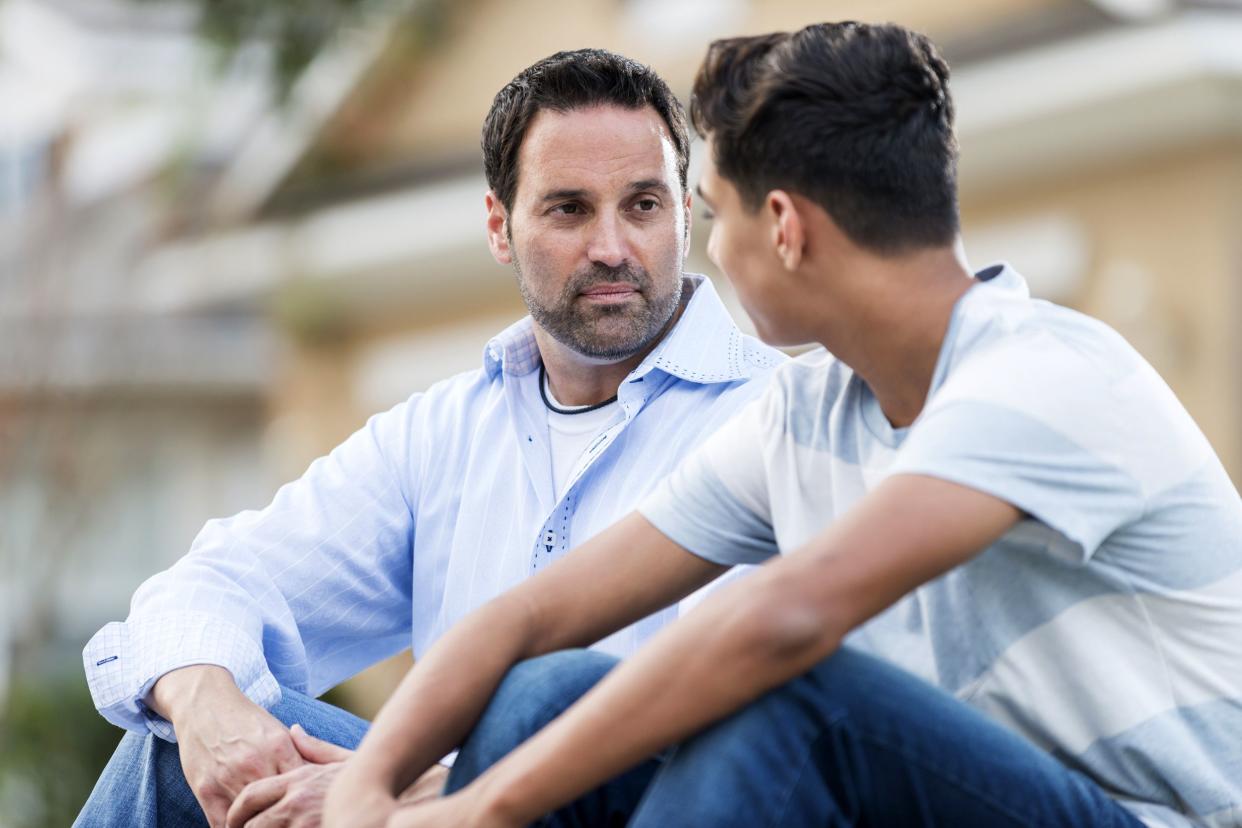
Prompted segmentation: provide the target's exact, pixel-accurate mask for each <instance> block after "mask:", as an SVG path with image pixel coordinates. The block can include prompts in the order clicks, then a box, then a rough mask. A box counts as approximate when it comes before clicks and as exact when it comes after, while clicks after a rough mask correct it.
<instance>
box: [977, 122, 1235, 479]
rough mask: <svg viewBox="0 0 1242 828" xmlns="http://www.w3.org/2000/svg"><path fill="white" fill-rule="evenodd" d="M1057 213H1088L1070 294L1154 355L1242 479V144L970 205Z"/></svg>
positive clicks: (997, 215) (983, 219)
mask: <svg viewBox="0 0 1242 828" xmlns="http://www.w3.org/2000/svg"><path fill="white" fill-rule="evenodd" d="M1049 212H1058V213H1063V214H1066V215H1068V216H1070V217H1072V219H1073V220H1076V221H1078V222H1080V223H1081V226H1082V227H1083V229H1084V231H1085V235H1086V239H1087V246H1088V261H1087V267H1086V273H1085V278H1084V279H1083V283H1082V286H1081V288H1080V289H1079V290H1078V291H1077V295H1076V296H1074V297H1072V298H1071V300H1070V302H1069V303H1070V304H1072V305H1074V306H1075V307H1077V308H1078V309H1080V310H1082V311H1084V312H1086V313H1088V314H1090V315H1092V316H1096V317H1098V318H1100V319H1102V320H1104V321H1105V322H1107V323H1109V324H1110V325H1112V326H1113V327H1114V328H1116V329H1117V330H1118V331H1120V332H1121V333H1122V334H1123V335H1124V336H1125V337H1126V338H1127V339H1128V340H1129V341H1130V342H1131V344H1133V345H1134V346H1135V347H1136V348H1137V349H1138V350H1139V351H1140V352H1141V353H1143V355H1144V356H1145V357H1146V358H1147V359H1148V360H1149V361H1150V362H1151V363H1152V364H1153V365H1154V366H1155V368H1156V369H1157V370H1158V371H1159V372H1160V374H1161V375H1162V376H1163V377H1164V378H1165V380H1166V381H1167V382H1168V383H1169V385H1170V386H1171V387H1172V388H1173V390H1174V391H1175V392H1176V393H1177V395H1178V397H1179V398H1180V399H1181V400H1182V402H1183V403H1184V404H1185V405H1186V407H1187V408H1188V409H1189V411H1190V413H1191V414H1192V415H1193V416H1194V417H1195V419H1196V420H1197V421H1198V423H1199V425H1200V427H1201V428H1202V429H1203V430H1204V432H1205V433H1206V434H1207V436H1208V439H1209V440H1211V442H1212V444H1213V445H1214V446H1215V447H1216V450H1217V452H1218V453H1219V454H1220V456H1221V459H1222V460H1223V461H1224V462H1225V465H1226V467H1227V468H1228V469H1229V471H1230V473H1231V474H1232V475H1233V477H1234V479H1235V481H1236V480H1239V479H1242V440H1240V439H1239V434H1238V422H1239V419H1240V417H1242V410H1240V409H1239V404H1240V402H1242V387H1240V383H1239V379H1240V377H1239V372H1238V367H1237V366H1238V361H1237V357H1238V355H1239V354H1238V350H1239V336H1238V330H1237V324H1236V318H1237V315H1238V312H1239V311H1240V310H1242V296H1240V295H1239V284H1240V277H1242V264H1240V261H1242V260H1240V259H1239V254H1240V253H1242V249H1240V248H1242V242H1240V241H1239V234H1238V232H1237V229H1238V227H1239V226H1242V147H1238V146H1234V147H1228V146H1226V147H1208V148H1203V149H1201V150H1196V151H1194V152H1190V153H1183V154H1178V155H1172V156H1166V157H1163V158H1155V159H1148V160H1145V161H1143V162H1142V163H1137V164H1131V165H1128V166H1124V167H1117V168H1110V169H1101V170H1097V171H1096V172H1094V173H1092V174H1089V175H1082V176H1077V177H1075V178H1073V179H1072V180H1052V181H1045V182H1043V183H1041V184H1038V185H1036V184H1031V185H1027V186H1025V187H1023V188H1021V190H1015V191H1013V192H1006V193H1001V194H998V195H994V196H992V197H989V198H986V199H976V200H973V201H971V202H969V203H966V204H964V205H963V224H964V225H965V227H966V228H967V230H968V231H969V229H970V228H971V227H972V226H974V227H979V226H986V225H988V224H990V223H994V222H1020V221H1021V220H1022V218H1023V217H1024V216H1032V215H1040V214H1046V213H1049ZM1017 264H1019V266H1020V264H1021V263H1020V262H1019V263H1017Z"/></svg>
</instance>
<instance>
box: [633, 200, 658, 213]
mask: <svg viewBox="0 0 1242 828" xmlns="http://www.w3.org/2000/svg"><path fill="white" fill-rule="evenodd" d="M634 207H635V208H636V209H637V210H638V212H640V213H650V212H653V211H655V210H658V209H660V202H658V201H656V200H655V199H654V198H640V199H639V200H638V201H636V202H635V203H634Z"/></svg>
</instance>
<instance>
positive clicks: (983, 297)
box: [640, 266, 1242, 826]
mask: <svg viewBox="0 0 1242 828" xmlns="http://www.w3.org/2000/svg"><path fill="white" fill-rule="evenodd" d="M896 473H914V474H922V475H930V476H934V477H938V478H942V479H946V480H951V481H954V482H956V483H960V484H963V485H966V486H970V487H973V488H975V489H978V490H981V491H984V492H988V493H990V494H993V495H995V496H997V497H999V498H1001V499H1003V500H1006V501H1008V502H1009V503H1012V504H1013V505H1015V506H1017V507H1018V508H1019V509H1021V510H1022V511H1023V512H1024V513H1026V514H1027V515H1028V516H1029V518H1028V519H1025V520H1023V521H1021V522H1020V523H1019V524H1018V525H1017V526H1016V527H1015V528H1014V529H1012V530H1011V531H1010V532H1009V533H1007V534H1006V535H1005V536H1004V537H1003V538H1001V539H1000V540H999V541H998V542H996V543H995V544H993V545H992V546H991V547H989V548H988V549H986V550H984V551H983V552H982V553H981V554H980V555H978V556H977V557H976V558H974V559H972V560H971V561H970V562H968V563H966V564H964V565H962V566H959V567H958V568H956V569H955V570H953V571H951V572H949V573H948V574H946V575H944V576H942V577H940V578H938V579H936V580H934V581H931V582H929V583H927V584H925V585H923V586H922V587H920V588H919V589H918V590H916V591H915V592H913V593H911V594H910V595H908V596H907V597H906V598H904V599H902V601H900V602H899V603H898V604H896V605H895V606H893V607H892V608H890V609H889V610H888V611H887V612H885V613H884V614H882V615H881V616H879V617H877V618H876V619H873V620H872V621H871V622H869V623H868V624H867V625H865V626H864V627H862V628H861V629H859V630H856V631H855V632H854V633H853V634H852V637H851V638H850V639H849V640H848V643H851V644H852V645H854V646H858V647H861V648H863V649H866V650H868V651H870V652H873V653H877V654H879V655H881V656H883V657H885V658H888V659H890V660H891V661H893V662H895V663H897V664H899V665H901V666H903V667H905V668H907V669H909V670H911V671H912V672H914V673H916V674H918V675H921V676H923V677H924V678H926V679H928V680H929V681H931V682H933V683H935V684H938V685H939V686H941V687H942V688H944V689H946V690H948V691H950V692H952V693H954V694H955V695H956V696H957V697H958V698H960V699H961V700H963V701H964V702H966V703H968V704H970V705H971V706H973V707H975V708H977V709H979V710H981V711H982V712H983V713H985V714H986V715H988V716H990V717H991V718H992V719H993V720H995V721H997V722H999V723H1001V724H1003V725H1005V726H1007V727H1009V728H1012V729H1013V730H1015V731H1017V732H1018V733H1020V734H1022V735H1023V736H1025V737H1026V738H1027V739H1029V740H1030V741H1031V742H1032V743H1034V744H1035V745H1037V746H1039V747H1040V748H1043V749H1044V750H1046V751H1048V752H1049V753H1051V754H1052V755H1054V756H1055V757H1056V758H1058V759H1059V760H1061V761H1062V762H1063V763H1064V764H1065V765H1067V766H1069V767H1071V768H1074V769H1076V770H1080V771H1082V772H1084V773H1086V774H1087V775H1088V776H1090V777H1091V778H1092V779H1094V780H1095V781H1096V782H1097V783H1098V784H1099V785H1100V786H1101V787H1102V788H1103V789H1104V790H1105V791H1107V792H1108V793H1109V794H1110V795H1112V796H1113V797H1115V798H1116V799H1117V800H1118V801H1120V802H1121V803H1123V804H1124V805H1126V806H1127V807H1128V808H1130V809H1131V810H1132V812H1133V813H1135V814H1136V815H1137V816H1138V817H1140V818H1141V819H1143V820H1144V821H1145V822H1147V823H1148V824H1150V825H1170V826H1184V825H1188V824H1203V825H1211V826H1242V502H1240V501H1239V497H1238V493H1237V490H1236V489H1235V488H1234V486H1233V484H1232V483H1231V482H1230V480H1229V477H1228V476H1227V475H1226V473H1225V471H1224V469H1223V468H1222V466H1221V464H1220V462H1219V460H1218V459H1217V458H1216V456H1215V454H1214V452H1213V451H1212V448H1211V447H1210V446H1209V445H1208V443H1207V440H1206V439H1205V438H1204V437H1203V435H1202V433H1201V432H1200V431H1199V429H1198V428H1197V427H1196V426H1195V424H1194V422H1193V421H1192V420H1191V418H1190V416H1189V415H1188V414H1187V413H1186V411H1185V410H1184V409H1183V407H1182V406H1181V404H1180V403H1179V402H1178V401H1177V399H1176V398H1175V397H1174V395H1173V393H1172V391H1170V390H1169V388H1168V386H1166V385H1165V383H1164V382H1163V381H1162V380H1161V379H1160V377H1159V376H1158V375H1157V374H1156V372H1155V371H1154V370H1153V369H1152V368H1151V367H1150V366H1149V365H1148V364H1147V363H1146V362H1145V361H1144V360H1143V359H1142V357H1140V356H1139V355H1138V354H1137V353H1136V352H1135V351H1134V350H1133V349H1132V348H1131V347H1130V346H1129V345H1127V344H1126V342H1125V341H1124V340H1123V339H1122V338H1121V337H1120V336H1118V335H1117V334H1116V333H1115V332H1114V331H1112V330H1111V329H1109V328H1108V327H1107V326H1105V325H1104V324H1102V323H1100V322H1098V321H1095V320H1093V319H1090V318H1088V317H1086V316H1083V315H1081V314H1078V313H1075V312H1073V311H1070V310H1067V309H1065V308H1061V307H1058V306H1056V305H1053V304H1050V303H1048V302H1043V301H1038V300H1032V299H1031V298H1030V296H1029V293H1028V291H1027V288H1026V284H1025V282H1023V280H1022V278H1021V277H1020V276H1019V275H1018V274H1017V273H1015V272H1014V271H1013V270H1012V269H1010V268H1008V267H1005V266H995V267H992V268H989V269H988V270H986V271H985V272H983V273H982V274H980V278H979V281H978V283H976V284H975V285H973V286H972V287H971V289H970V290H969V291H968V292H967V293H966V294H965V296H963V298H962V299H961V300H960V301H959V302H958V304H957V307H956V308H955V309H954V313H953V317H952V320H951V322H950V326H949V329H948V332H947V335H946V337H945V340H944V344H943V346H942V349H941V354H940V357H939V362H938V364H937V367H936V371H935V375H934V378H933V381H932V386H931V391H930V394H929V397H928V400H927V404H926V406H925V408H924V411H923V413H922V414H921V416H920V417H919V418H918V419H917V420H916V421H915V422H914V424H913V425H911V426H910V427H909V428H906V429H893V428H892V427H891V425H890V424H889V423H888V421H887V419H886V418H885V417H884V415H883V413H882V412H881V410H880V407H879V405H878V403H877V401H876V399H875V397H874V396H873V395H872V394H871V392H870V391H869V389H868V388H867V386H866V385H865V384H864V383H863V382H862V381H861V380H860V379H859V378H858V377H857V376H856V375H855V374H854V373H853V372H852V371H851V370H850V369H849V368H848V367H847V366H845V365H844V364H842V363H841V362H839V361H837V360H836V359H834V358H833V357H832V356H831V355H829V354H827V353H826V352H824V351H822V350H820V351H817V352H813V353H810V354H807V355H805V356H803V357H801V358H799V359H798V360H796V361H794V362H792V363H790V364H789V365H787V366H785V367H783V368H782V369H780V370H778V372H777V375H776V377H775V378H774V380H773V383H772V385H771V386H770V387H769V389H768V391H767V393H766V394H765V395H764V396H763V397H762V398H761V399H759V400H757V401H756V402H755V403H753V404H752V405H751V406H750V407H749V408H748V409H747V410H745V411H744V412H743V413H742V414H741V415H739V417H738V418H736V419H735V420H733V421H732V423H730V424H729V425H727V426H726V427H725V428H724V429H722V430H721V431H720V432H718V433H717V434H715V435H713V436H712V437H711V438H710V439H709V440H708V441H706V442H705V443H704V445H703V446H702V447H701V448H700V449H699V450H698V451H697V452H696V453H695V454H693V455H691V457H690V458H689V459H688V460H687V461H686V462H684V463H683V464H682V465H681V466H680V467H679V469H678V470H677V471H676V472H675V473H674V474H673V475H672V476H671V477H670V478H668V479H667V480H666V481H665V482H664V483H663V484H662V485H661V486H660V487H659V488H657V489H656V490H655V492H653V493H652V495H650V496H649V497H648V498H647V499H646V500H645V501H644V504H643V505H642V506H641V507H640V511H641V512H642V513H643V514H644V515H645V516H646V517H647V518H648V519H650V520H651V521H652V523H654V524H655V525H656V526H657V527H658V528H659V529H660V530H661V531H663V532H664V533H665V534H667V535H668V536H669V537H670V538H672V539H673V540H675V541H676V542H677V543H679V544H681V545H682V546H684V547H686V548H687V549H689V550H691V551H692V552H694V553H696V554H699V555H701V556H703V557H705V558H709V559H711V560H713V561H717V562H720V563H758V562H761V561H763V560H765V559H767V558H769V557H771V556H773V555H776V554H778V553H779V552H780V551H782V550H790V549H794V548H796V547H798V546H799V545H801V544H803V543H804V542H806V541H807V540H809V539H810V538H811V537H812V536H814V535H816V534H817V533H819V532H820V531H821V530H822V529H823V528H824V526H825V525H827V524H828V523H830V522H831V521H832V520H833V519H834V517H836V516H837V515H840V514H842V513H843V512H845V511H846V510H847V509H849V507H850V506H851V505H852V504H853V503H854V502H855V501H857V500H858V499H859V498H861V497H862V496H863V495H864V494H866V492H868V491H869V490H871V489H872V488H874V487H875V486H876V485H877V484H878V483H879V482H880V481H881V480H882V479H884V478H885V477H887V476H889V475H892V474H896Z"/></svg>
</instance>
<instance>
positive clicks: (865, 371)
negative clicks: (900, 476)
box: [818, 249, 973, 428]
mask: <svg viewBox="0 0 1242 828" xmlns="http://www.w3.org/2000/svg"><path fill="white" fill-rule="evenodd" d="M864 271H869V272H864ZM972 284H973V277H972V276H971V273H970V271H969V270H968V269H967V267H966V263H965V261H964V259H963V258H962V257H961V255H960V253H958V252H956V251H952V250H947V249H942V250H934V251H928V252H927V253H924V254H919V255H917V256H911V257H906V258H902V259H898V260H891V261H890V260H881V259H870V260H868V261H867V262H866V263H861V264H858V265H856V266H854V267H853V269H852V271H851V273H850V276H849V282H848V288H849V290H850V293H849V295H848V298H847V299H845V301H841V300H840V298H839V297H838V298H837V299H836V301H835V307H832V308H831V310H830V311H829V312H828V313H827V314H826V320H830V321H826V322H825V324H824V326H823V328H822V336H821V337H818V339H819V341H820V342H821V343H822V344H823V345H824V346H825V347H826V348H828V350H829V351H831V352H832V353H833V354H834V355H835V356H836V357H837V358H839V359H840V360H841V361H842V362H844V363H845V364H846V365H848V366H850V367H851V368H852V369H853V370H854V372H855V373H857V374H858V375H859V376H860V377H861V378H862V379H863V381H864V382H866V383H867V386H868V387H869V388H870V389H871V391H872V393H873V394H875V396H876V399H877V400H878V401H879V403H880V408H881V410H882V411H883V412H884V416H885V417H886V418H887V419H888V421H889V423H891V424H892V425H893V427H894V428H904V427H905V426H908V425H910V424H911V423H913V422H914V420H915V418H917V417H918V415H919V414H920V413H921V412H922V410H923V405H924V404H925V403H926V401H927V394H928V392H929V391H930V390H931V382H932V375H933V374H934V373H935V370H936V363H937V361H938V359H939V356H940V349H941V346H942V345H943V343H944V338H945V335H946V334H947V332H948V327H949V320H950V319H951V317H952V315H953V308H954V306H955V305H956V304H957V301H958V300H959V299H960V298H961V297H962V295H963V294H964V293H966V291H967V290H969V288H970V286H971V285H972Z"/></svg>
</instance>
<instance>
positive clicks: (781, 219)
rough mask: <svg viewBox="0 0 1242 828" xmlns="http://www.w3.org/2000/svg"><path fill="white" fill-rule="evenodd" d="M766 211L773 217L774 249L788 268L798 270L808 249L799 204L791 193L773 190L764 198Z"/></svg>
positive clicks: (772, 237)
mask: <svg viewBox="0 0 1242 828" xmlns="http://www.w3.org/2000/svg"><path fill="white" fill-rule="evenodd" d="M763 208H764V211H765V212H766V213H767V214H768V216H769V218H770V219H771V239H772V249H773V251H774V252H775V253H776V257H777V258H778V259H780V260H781V264H782V265H784V267H785V269H786V270H791V271H792V270H797V269H798V267H799V266H800V265H801V264H802V254H803V252H804V251H805V249H806V226H805V224H804V223H803V220H802V215H801V214H800V213H799V212H798V206H797V204H796V203H795V202H794V200H793V198H792V197H791V196H790V195H789V193H787V192H785V191H784V190H772V191H771V192H770V193H768V195H767V197H766V198H765V199H764V204H763Z"/></svg>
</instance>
